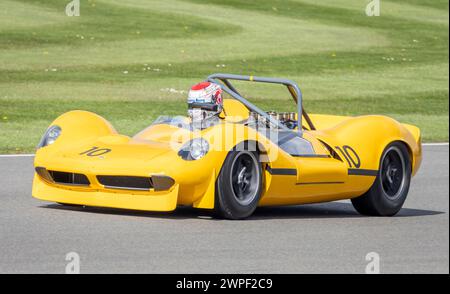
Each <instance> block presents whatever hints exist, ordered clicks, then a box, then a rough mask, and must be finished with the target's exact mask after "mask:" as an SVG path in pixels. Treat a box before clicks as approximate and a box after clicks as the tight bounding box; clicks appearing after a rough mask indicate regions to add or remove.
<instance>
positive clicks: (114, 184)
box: [97, 176, 153, 191]
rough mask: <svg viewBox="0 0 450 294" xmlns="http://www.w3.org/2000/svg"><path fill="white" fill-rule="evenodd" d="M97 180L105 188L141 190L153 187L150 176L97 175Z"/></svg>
mask: <svg viewBox="0 0 450 294" xmlns="http://www.w3.org/2000/svg"><path fill="white" fill-rule="evenodd" d="M97 180H98V182H99V183H100V184H102V185H103V186H105V188H110V189H124V190H143V191H147V190H150V189H151V188H153V183H152V179H151V178H150V177H134V176H97Z"/></svg>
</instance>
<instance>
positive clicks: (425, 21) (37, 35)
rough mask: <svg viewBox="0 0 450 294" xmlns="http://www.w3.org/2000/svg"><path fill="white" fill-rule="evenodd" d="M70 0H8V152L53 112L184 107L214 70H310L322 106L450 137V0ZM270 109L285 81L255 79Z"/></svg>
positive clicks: (154, 111)
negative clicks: (72, 9)
mask: <svg viewBox="0 0 450 294" xmlns="http://www.w3.org/2000/svg"><path fill="white" fill-rule="evenodd" d="M68 2H69V0H2V1H1V2H0V153H22V152H33V150H34V147H35V145H36V144H37V142H38V141H39V138H40V136H41V135H42V134H43V132H44V131H45V129H46V128H47V126H48V124H49V123H50V122H51V121H52V120H53V119H54V118H56V117H57V116H58V115H60V114H61V113H63V112H65V111H68V110H72V109H84V110H90V111H93V112H96V113H98V114H100V115H102V116H104V117H105V118H106V119H108V120H109V121H111V122H112V124H113V125H114V126H115V127H116V128H117V130H118V131H119V132H121V133H124V134H127V135H133V134H134V133H136V132H138V131H139V130H141V129H143V128H144V127H146V126H147V125H149V124H150V123H151V122H152V120H154V119H155V118H156V117H157V116H159V115H175V114H184V113H185V112H186V91H187V89H188V88H189V87H190V85H191V84H193V83H196V82H198V81H200V80H202V79H204V78H205V77H206V76H207V75H209V74H211V73H214V72H227V73H236V74H252V75H260V76H272V77H284V78H289V79H293V80H295V81H297V82H298V83H299V85H300V87H301V88H302V90H303V92H304V105H305V108H306V109H307V110H308V111H309V112H314V113H329V114H345V115H361V114H385V115H389V116H392V117H394V118H396V119H398V120H400V121H402V122H406V123H412V124H415V125H418V126H419V127H420V128H421V129H422V133H423V138H424V140H425V141H448V125H449V118H448V117H449V116H448V101H449V100H448V97H449V96H448V94H449V88H448V82H449V71H448V66H449V64H448V52H449V51H448V32H449V31H448V29H449V27H448V17H449V12H448V1H446V0H389V1H388V0H381V16H379V17H367V16H366V15H365V7H366V5H367V3H368V2H369V1H365V0H360V1H356V0H353V1H352V0H322V1H320V2H317V1H314V0H287V1H281V0H272V1H268V0H246V1H238V0H185V1H183V0H165V1H149V0H120V1H119V0H109V1H107V0H81V16H79V17H67V16H66V15H65V6H66V5H67V3H68ZM244 87H245V89H244V91H245V92H246V93H248V95H249V97H250V99H251V100H252V102H255V103H256V104H257V105H259V106H261V107H262V108H264V109H266V110H283V111H288V110H292V111H295V105H294V104H293V103H292V102H288V100H287V96H283V97H282V94H280V92H279V89H275V88H270V87H261V88H256V87H254V85H248V86H244Z"/></svg>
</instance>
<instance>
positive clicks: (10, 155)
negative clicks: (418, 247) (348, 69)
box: [0, 143, 449, 158]
mask: <svg viewBox="0 0 450 294" xmlns="http://www.w3.org/2000/svg"><path fill="white" fill-rule="evenodd" d="M448 144H449V143H423V144H422V146H448ZM33 156H34V154H0V158H2V157H33Z"/></svg>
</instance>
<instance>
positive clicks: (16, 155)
mask: <svg viewBox="0 0 450 294" xmlns="http://www.w3.org/2000/svg"><path fill="white" fill-rule="evenodd" d="M33 156H34V154H0V158H1V157H33Z"/></svg>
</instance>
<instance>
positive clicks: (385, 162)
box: [352, 142, 411, 216]
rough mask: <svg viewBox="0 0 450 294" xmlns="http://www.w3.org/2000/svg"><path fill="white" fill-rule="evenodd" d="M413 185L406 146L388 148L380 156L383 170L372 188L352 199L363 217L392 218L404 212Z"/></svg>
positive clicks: (394, 145) (394, 144)
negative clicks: (403, 207)
mask: <svg viewBox="0 0 450 294" xmlns="http://www.w3.org/2000/svg"><path fill="white" fill-rule="evenodd" d="M410 182H411V160H410V157H409V153H408V150H407V149H406V146H405V145H404V144H403V143H399V142H394V143H391V144H389V145H388V146H387V147H386V148H385V150H384V152H383V155H382V156H381V160H380V168H379V171H378V175H377V178H376V179H375V182H374V183H373V185H372V187H371V188H370V189H369V191H367V192H366V193H365V194H364V195H362V196H359V197H357V198H353V199H352V204H353V207H355V209H356V210H357V211H358V212H359V213H361V214H363V215H373V216H392V215H395V214H396V213H397V212H399V210H400V209H401V208H402V206H403V203H404V202H405V200H406V196H407V195H408V190H409V184H410Z"/></svg>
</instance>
